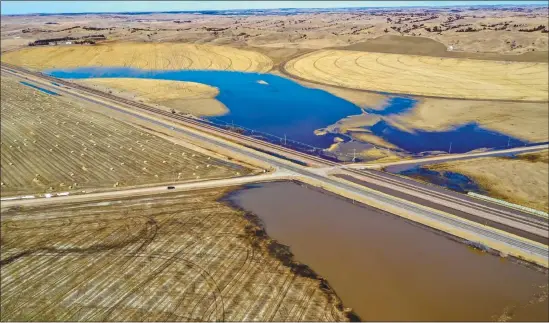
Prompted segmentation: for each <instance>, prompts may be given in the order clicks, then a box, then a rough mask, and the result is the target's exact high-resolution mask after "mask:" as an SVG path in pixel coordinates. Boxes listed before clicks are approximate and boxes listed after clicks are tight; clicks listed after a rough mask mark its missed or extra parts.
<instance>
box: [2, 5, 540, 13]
mask: <svg viewBox="0 0 549 323" xmlns="http://www.w3.org/2000/svg"><path fill="white" fill-rule="evenodd" d="M511 6H512V7H548V8H549V2H545V3H539V4H537V3H524V4H522V3H520V2H518V3H517V2H513V3H508V4H505V3H498V4H489V3H487V4H454V5H440V6H439V5H436V4H434V5H417V6H414V5H411V6H399V7H390V6H389V7H387V6H384V7H374V6H365V7H333V8H323V7H311V8H295V7H281V8H265V9H261V8H250V9H246V8H235V9H204V10H200V9H198V10H168V11H166V10H161V11H87V12H84V11H82V12H58V13H55V12H50V13H48V12H34V13H12V14H0V16H34V15H42V16H62V15H98V14H121V15H124V14H155V13H165V14H176V13H187V12H188V13H193V12H224V11H276V10H326V11H331V10H341V9H354V10H357V9H413V8H455V7H511Z"/></svg>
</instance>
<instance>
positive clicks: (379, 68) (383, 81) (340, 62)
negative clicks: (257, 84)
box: [284, 50, 549, 102]
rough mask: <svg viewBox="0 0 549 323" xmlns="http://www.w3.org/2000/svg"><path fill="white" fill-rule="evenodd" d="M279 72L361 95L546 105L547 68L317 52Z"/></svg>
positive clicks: (365, 53) (371, 54) (350, 52)
mask: <svg viewBox="0 0 549 323" xmlns="http://www.w3.org/2000/svg"><path fill="white" fill-rule="evenodd" d="M284 68H285V69H286V71H287V72H288V73H290V74H292V75H294V76H296V77H299V78H302V79H305V80H308V81H313V82H319V83H323V84H329V85H336V86H342V87H346V88H353V89H361V90H371V91H379V92H391V93H403V94H413V95H423V96H435V97H449V98H467V99H491V100H528V101H544V102H546V101H547V100H548V81H547V80H548V75H549V74H548V73H549V72H548V64H547V63H522V62H503V61H482V60H471V59H458V58H438V57H428V56H415V55H400V54H387V53H367V52H359V51H345V50H320V51H315V52H312V53H310V54H306V55H303V56H300V57H297V58H295V59H293V60H291V61H289V62H288V63H287V64H286V65H285V67H284ZM480 71H482V73H481V72H480Z"/></svg>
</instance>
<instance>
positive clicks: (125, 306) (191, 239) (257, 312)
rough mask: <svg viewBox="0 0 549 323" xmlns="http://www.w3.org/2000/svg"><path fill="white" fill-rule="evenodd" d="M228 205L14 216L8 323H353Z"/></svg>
mask: <svg viewBox="0 0 549 323" xmlns="http://www.w3.org/2000/svg"><path fill="white" fill-rule="evenodd" d="M225 193H227V191H226V190H207V191H193V192H186V193H185V192H179V193H171V194H164V195H160V196H154V198H151V197H140V198H129V199H122V200H109V201H102V202H97V201H96V202H84V203H78V204H74V203H73V204H66V205H63V206H52V207H46V208H45V207H40V208H32V207H30V208H25V209H24V210H4V211H3V213H2V217H1V221H2V222H1V224H2V226H1V228H2V231H1V233H2V244H1V248H2V249H1V250H2V259H1V273H2V275H1V282H2V298H1V306H0V309H1V311H0V312H1V319H2V321H27V320H28V321H347V320H348V318H349V317H350V315H349V314H348V312H346V310H344V308H343V307H342V305H341V302H340V300H339V298H338V297H337V296H336V295H335V293H334V292H333V290H332V289H331V288H330V286H329V285H328V284H327V283H326V281H325V280H323V279H321V278H319V277H318V276H316V274H315V273H314V272H312V271H311V270H310V269H309V268H308V267H306V266H303V265H300V264H298V263H295V262H293V260H292V259H293V258H292V256H291V253H289V250H288V249H287V248H286V247H284V246H281V245H279V244H278V243H276V242H275V241H272V240H270V239H269V238H268V237H267V236H266V234H265V231H264V230H263V229H262V228H261V226H260V225H259V224H258V223H259V222H257V218H255V216H253V215H250V214H247V213H245V212H244V211H239V210H236V209H234V208H232V207H230V206H229V205H226V204H224V203H222V202H219V201H218V199H219V198H220V197H222V196H223V195H224V194H225Z"/></svg>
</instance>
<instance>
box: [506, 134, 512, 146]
mask: <svg viewBox="0 0 549 323" xmlns="http://www.w3.org/2000/svg"><path fill="white" fill-rule="evenodd" d="M510 144H511V136H509V137H507V148H509V145H510Z"/></svg>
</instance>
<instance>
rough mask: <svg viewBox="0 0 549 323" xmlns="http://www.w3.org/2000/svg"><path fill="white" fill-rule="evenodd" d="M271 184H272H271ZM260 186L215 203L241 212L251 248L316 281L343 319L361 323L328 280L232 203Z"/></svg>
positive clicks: (232, 193)
mask: <svg viewBox="0 0 549 323" xmlns="http://www.w3.org/2000/svg"><path fill="white" fill-rule="evenodd" d="M274 182H292V183H295V184H300V185H301V184H302V183H301V182H299V181H295V180H291V181H288V180H278V181H274ZM271 183H272V182H271ZM259 185H261V184H246V185H241V186H237V187H233V188H230V189H229V190H228V192H227V193H226V194H225V195H223V196H222V197H221V198H219V199H218V200H217V201H218V202H220V203H222V204H225V205H227V206H229V207H231V208H232V209H234V210H238V211H240V212H242V213H243V214H242V217H243V218H244V219H246V220H247V221H248V223H249V224H248V225H246V228H245V230H246V237H245V238H247V239H248V241H249V242H250V244H251V246H252V247H253V248H256V249H258V250H259V251H261V252H266V253H268V254H269V255H270V256H271V257H273V258H275V259H277V260H279V261H280V262H281V263H282V264H283V265H284V266H286V267H288V268H290V270H291V271H292V272H293V273H294V274H296V275H298V276H302V277H306V278H311V279H313V280H316V281H318V283H319V287H320V289H321V290H322V291H323V292H324V293H325V294H326V296H327V297H328V299H329V300H330V301H331V302H332V303H333V304H334V306H335V307H336V308H337V309H338V310H340V311H341V312H342V313H343V314H344V315H345V317H346V318H347V319H348V320H349V321H351V322H362V319H361V318H360V317H359V316H358V314H357V313H356V312H355V311H354V310H353V309H351V308H347V307H345V306H344V304H343V301H342V300H341V298H340V297H339V296H338V295H337V293H336V291H335V290H334V289H333V288H332V286H330V284H329V282H328V280H327V279H326V278H324V277H322V276H320V275H319V274H318V273H316V272H315V271H314V270H313V269H312V268H311V267H309V266H308V265H306V264H303V263H301V262H299V261H297V260H296V259H295V258H294V254H293V253H292V251H291V250H290V247H289V246H287V245H284V244H282V243H280V242H278V241H277V240H276V239H273V238H272V237H270V236H269V235H268V234H267V231H266V226H265V223H264V222H263V220H262V219H261V218H260V217H259V216H258V215H257V214H255V213H253V212H250V211H247V210H246V209H244V208H242V207H240V206H239V205H238V204H236V203H235V202H233V201H232V200H231V198H232V197H233V196H235V195H236V194H238V192H239V191H241V190H246V189H249V188H252V187H258V186H259ZM322 191H323V190H322Z"/></svg>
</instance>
